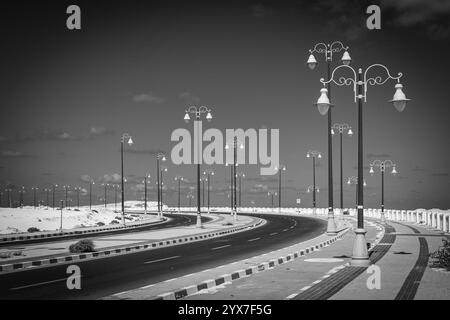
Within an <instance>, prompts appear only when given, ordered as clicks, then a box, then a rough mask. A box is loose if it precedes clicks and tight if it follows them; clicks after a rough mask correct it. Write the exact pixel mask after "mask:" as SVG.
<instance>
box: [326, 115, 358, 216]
mask: <svg viewBox="0 0 450 320" xmlns="http://www.w3.org/2000/svg"><path fill="white" fill-rule="evenodd" d="M335 130H336V131H337V132H338V133H339V150H340V178H341V179H340V184H341V190H340V191H341V192H340V200H341V202H340V204H341V210H343V209H344V191H343V188H344V169H343V161H342V159H343V155H342V137H343V135H344V132H346V131H347V133H348V136H349V137H351V136H352V135H353V131H352V127H350V126H349V125H348V124H346V123H335V124H334V125H333V126H332V127H331V134H332V135H334V134H335Z"/></svg>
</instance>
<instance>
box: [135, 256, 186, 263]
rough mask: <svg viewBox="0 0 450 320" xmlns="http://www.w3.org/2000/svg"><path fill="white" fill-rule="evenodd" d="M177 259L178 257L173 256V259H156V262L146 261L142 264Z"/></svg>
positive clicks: (154, 261)
mask: <svg viewBox="0 0 450 320" xmlns="http://www.w3.org/2000/svg"><path fill="white" fill-rule="evenodd" d="M179 257H180V256H173V257H168V258H162V259H157V260H151V261H146V262H144V264H150V263H156V262H160V261H166V260H171V259H176V258H179Z"/></svg>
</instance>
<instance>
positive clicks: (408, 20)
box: [381, 0, 450, 40]
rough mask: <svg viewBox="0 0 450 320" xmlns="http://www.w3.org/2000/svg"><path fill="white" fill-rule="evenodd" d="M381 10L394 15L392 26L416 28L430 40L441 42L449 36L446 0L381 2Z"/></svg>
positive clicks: (395, 0) (448, 10)
mask: <svg viewBox="0 0 450 320" xmlns="http://www.w3.org/2000/svg"><path fill="white" fill-rule="evenodd" d="M381 7H382V8H383V9H388V10H392V11H393V12H394V13H395V19H394V20H393V21H394V22H393V24H394V25H398V26H401V27H413V26H418V27H420V28H421V32H422V33H424V34H425V35H427V36H428V37H429V38H430V39H433V40H441V39H445V38H448V37H449V36H450V23H449V18H450V2H449V1H446V0H427V1H422V0H383V1H381Z"/></svg>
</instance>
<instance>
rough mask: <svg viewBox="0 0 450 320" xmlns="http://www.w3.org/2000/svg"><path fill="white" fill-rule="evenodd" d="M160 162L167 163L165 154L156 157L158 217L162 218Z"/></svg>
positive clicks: (161, 153) (160, 153)
mask: <svg viewBox="0 0 450 320" xmlns="http://www.w3.org/2000/svg"><path fill="white" fill-rule="evenodd" d="M160 161H166V155H165V154H164V153H163V152H158V154H157V155H156V188H157V190H158V216H161V209H162V204H161V202H162V200H161V181H160V178H161V176H160V169H159V166H160Z"/></svg>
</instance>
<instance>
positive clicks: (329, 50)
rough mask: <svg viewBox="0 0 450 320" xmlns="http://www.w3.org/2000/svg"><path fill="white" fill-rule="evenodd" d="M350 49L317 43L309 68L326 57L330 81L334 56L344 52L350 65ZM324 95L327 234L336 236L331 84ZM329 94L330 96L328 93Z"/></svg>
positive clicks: (344, 57)
mask: <svg viewBox="0 0 450 320" xmlns="http://www.w3.org/2000/svg"><path fill="white" fill-rule="evenodd" d="M347 50H348V47H346V46H344V45H343V44H342V42H340V41H334V42H333V43H331V44H325V43H323V42H320V43H317V44H316V45H315V46H314V48H313V49H311V50H309V52H310V55H309V58H308V62H307V64H308V66H309V68H310V69H311V70H313V69H315V67H316V66H317V64H318V62H317V60H316V58H315V57H314V53H317V54H321V55H324V57H325V61H326V64H327V79H330V70H331V63H332V61H333V54H336V53H339V52H342V51H344V54H343V55H342V58H341V61H342V63H343V64H344V65H349V64H350V62H351V58H350V54H349V53H348V51H347ZM321 92H322V95H321V97H320V99H319V100H320V102H321V103H320V104H318V108H319V112H320V114H321V115H326V114H327V113H328V123H327V139H328V225H327V234H328V235H335V234H336V233H337V229H336V223H335V221H334V201H333V144H332V138H331V109H330V108H329V107H330V106H331V104H330V100H329V99H330V98H331V84H330V83H329V82H328V85H327V89H325V88H323V91H321ZM327 92H328V96H327V95H326V93H327Z"/></svg>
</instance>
